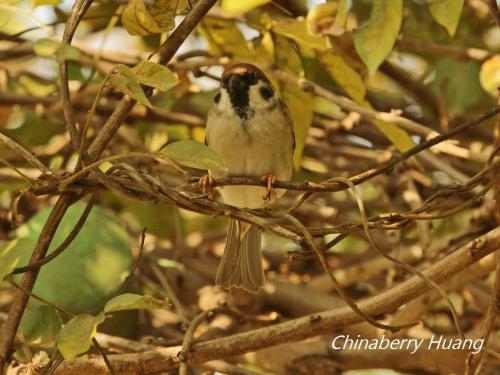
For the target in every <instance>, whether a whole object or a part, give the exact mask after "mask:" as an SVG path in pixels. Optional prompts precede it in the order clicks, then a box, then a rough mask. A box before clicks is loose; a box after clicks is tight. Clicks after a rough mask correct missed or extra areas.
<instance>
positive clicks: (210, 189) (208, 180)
mask: <svg viewBox="0 0 500 375" xmlns="http://www.w3.org/2000/svg"><path fill="white" fill-rule="evenodd" d="M198 183H199V185H200V190H201V193H202V194H204V195H207V196H208V198H210V199H213V198H214V179H213V177H212V176H211V175H210V174H208V173H207V174H205V175H203V176H201V177H200V180H199V181H198Z"/></svg>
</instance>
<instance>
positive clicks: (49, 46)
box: [33, 38, 61, 57]
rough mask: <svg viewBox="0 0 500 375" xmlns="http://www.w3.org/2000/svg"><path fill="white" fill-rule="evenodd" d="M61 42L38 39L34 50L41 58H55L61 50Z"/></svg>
mask: <svg viewBox="0 0 500 375" xmlns="http://www.w3.org/2000/svg"><path fill="white" fill-rule="evenodd" d="M60 46H61V42H59V41H57V40H54V39H51V38H41V39H38V40H37V41H36V42H35V43H34V44H33V50H34V51H35V53H36V54H37V55H38V56H41V57H54V55H55V54H56V52H57V51H58V50H59V47H60Z"/></svg>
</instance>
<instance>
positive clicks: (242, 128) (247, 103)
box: [200, 63, 295, 292]
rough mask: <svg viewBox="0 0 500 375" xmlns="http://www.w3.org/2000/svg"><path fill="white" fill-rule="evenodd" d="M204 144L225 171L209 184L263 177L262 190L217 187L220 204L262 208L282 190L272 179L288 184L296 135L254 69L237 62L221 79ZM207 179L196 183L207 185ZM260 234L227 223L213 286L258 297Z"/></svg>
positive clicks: (241, 224) (210, 177) (271, 89)
mask: <svg viewBox="0 0 500 375" xmlns="http://www.w3.org/2000/svg"><path fill="white" fill-rule="evenodd" d="M205 143H206V144H207V145H208V146H209V147H211V148H212V149H213V150H215V151H216V152H217V153H218V154H219V155H220V156H221V157H222V159H223V161H224V163H225V166H226V170H225V171H224V172H221V171H220V170H209V171H208V172H209V174H208V175H207V176H206V177H207V178H208V183H210V181H213V178H214V177H215V178H220V177H226V176H244V177H261V178H263V179H264V180H265V181H266V182H267V188H265V187H260V186H224V187H219V188H218V190H219V192H220V197H221V200H222V202H224V203H226V204H229V205H232V206H235V207H240V208H263V207H265V206H267V205H269V204H270V203H272V202H273V201H275V200H276V199H277V198H279V197H281V196H282V195H283V194H284V193H285V191H284V190H283V189H276V190H273V189H272V184H273V183H274V181H275V180H276V179H279V180H285V181H287V180H290V178H291V176H292V172H293V153H294V149H295V135H294V131H293V122H292V119H291V117H290V116H289V113H288V110H287V108H286V106H285V105H284V103H283V102H282V100H281V99H280V97H279V94H278V92H277V90H276V89H275V88H274V87H273V85H272V83H271V81H270V80H269V79H268V78H267V77H266V75H265V74H264V73H263V72H262V71H261V70H260V69H259V68H257V67H256V66H254V65H251V64H247V63H237V64H233V65H230V66H228V67H227V68H226V69H225V70H224V73H223V74H222V80H221V85H220V88H219V90H218V92H217V93H216V95H215V96H214V99H213V106H212V108H211V109H210V111H209V113H208V117H207V125H206V131H205ZM206 183H207V180H206V179H205V180H203V181H202V180H200V184H206ZM264 280H265V279H264V269H263V266H262V255H261V229H260V228H259V227H258V226H256V225H253V224H250V223H246V222H242V221H238V220H236V219H230V222H229V228H228V231H227V239H226V245H225V249H224V255H223V256H222V259H221V262H220V265H219V268H218V270H217V276H216V280H215V281H216V284H218V285H221V286H223V287H225V288H229V289H230V288H233V287H236V288H242V289H245V290H248V291H251V292H257V291H258V290H259V288H260V287H262V286H263V285H264Z"/></svg>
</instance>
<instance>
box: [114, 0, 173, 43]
mask: <svg viewBox="0 0 500 375" xmlns="http://www.w3.org/2000/svg"><path fill="white" fill-rule="evenodd" d="M178 5H179V1H172V0H154V1H153V2H152V3H151V5H149V6H146V5H145V4H144V2H143V1H142V0H131V1H130V2H129V3H128V4H127V6H126V7H125V9H124V11H123V13H122V23H123V26H125V29H127V31H128V33H129V34H130V35H136V36H144V35H151V34H159V33H163V32H166V31H170V30H172V29H173V28H174V26H175V22H174V18H175V15H176V13H177V7H178Z"/></svg>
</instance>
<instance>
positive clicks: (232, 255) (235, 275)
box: [215, 220, 264, 292]
mask: <svg viewBox="0 0 500 375" xmlns="http://www.w3.org/2000/svg"><path fill="white" fill-rule="evenodd" d="M260 237H261V231H260V229H259V227H257V226H255V225H252V224H247V223H241V222H239V221H237V220H231V221H230V222H229V228H228V231H227V240H226V247H225V249H224V255H223V256H222V259H221V262H220V264H219V269H218V270H217V276H216V277H215V282H216V284H218V285H221V286H223V287H225V288H232V287H237V288H243V289H246V290H249V291H251V292H256V291H258V290H259V288H260V287H261V286H263V285H264V269H263V267H262V255H261V248H260V247H261V238H260Z"/></svg>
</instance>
